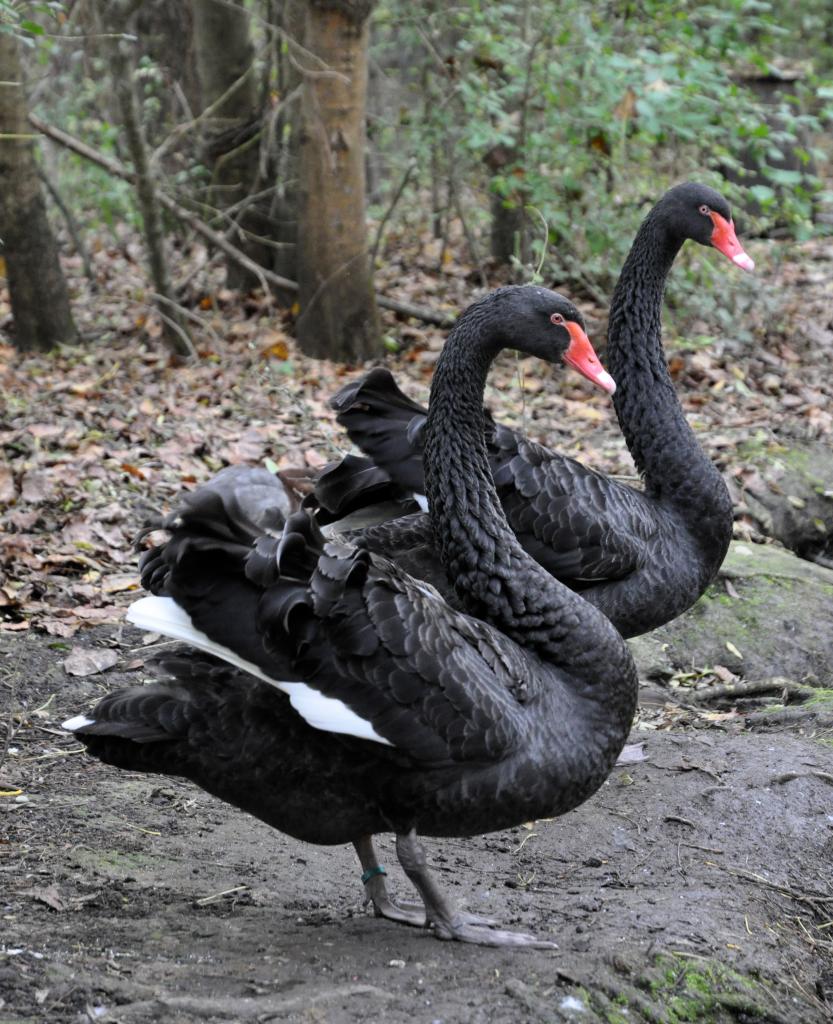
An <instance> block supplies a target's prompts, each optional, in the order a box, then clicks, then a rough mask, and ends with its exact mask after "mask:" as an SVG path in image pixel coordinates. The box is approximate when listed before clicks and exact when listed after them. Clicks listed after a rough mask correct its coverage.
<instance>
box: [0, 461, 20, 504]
mask: <svg viewBox="0 0 833 1024" xmlns="http://www.w3.org/2000/svg"><path fill="white" fill-rule="evenodd" d="M16 497H17V487H15V483H14V476H13V475H12V471H11V470H10V469H9V467H8V466H0V505H8V504H9V503H10V502H12V501H14V500H15V498H16Z"/></svg>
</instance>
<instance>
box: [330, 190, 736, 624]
mask: <svg viewBox="0 0 833 1024" xmlns="http://www.w3.org/2000/svg"><path fill="white" fill-rule="evenodd" d="M688 238H691V239H694V240H695V241H697V242H700V243H701V244H702V245H713V246H714V247H715V248H717V249H719V250H720V252H722V253H724V254H725V255H726V256H727V257H729V259H731V260H732V262H734V263H735V264H737V265H738V266H739V267H742V268H743V269H744V270H752V269H753V267H754V264H753V262H752V260H751V259H750V258H749V256H748V255H747V254H746V253H745V252H744V250H743V248H742V247H741V245H740V243H739V242H738V239H737V236H736V234H735V229H734V225H733V223H732V216H731V212H730V210H729V206H728V204H727V203H726V201H725V199H724V198H723V197H722V196H721V195H720V194H719V193H717V192H715V191H714V190H713V189H710V188H707V187H706V186H704V185H698V184H693V183H686V184H683V185H677V186H675V187H674V188H672V189H670V190H669V191H668V192H666V194H665V195H664V196H663V197H662V199H660V201H659V202H658V203H657V204H656V206H654V208H653V209H652V210H651V212H650V213H649V214H648V216H647V217H646V218H645V220H644V221H643V223H642V226H641V227H640V228H639V231H638V233H637V235H636V238H635V240H634V243H633V245H632V247H631V250H630V253H629V254H628V257H627V259H626V261H625V265H624V267H623V268H622V273H621V275H620V277H619V281H618V283H617V285H616V289H615V291H614V294H613V299H612V303H611V309H610V321H609V328H608V343H607V363H608V366H609V368H610V371H611V373H612V374H613V376H614V378H615V379H616V382H617V385H618V390H617V391H616V394H615V395H614V398H613V402H614V406H615V408H616V414H617V416H618V419H619V424H620V426H621V428H622V431H623V433H624V435H625V440H626V441H627V445H628V448H629V449H630V452H631V455H632V456H633V459H634V461H635V463H636V466H637V469H638V470H639V472H640V474H641V475H642V476H643V478H644V484H645V490H644V492H642V491H638V490H636V489H635V488H633V487H629V486H628V485H627V484H624V483H620V482H618V481H616V480H613V479H611V478H609V477H606V476H604V475H602V474H600V473H597V472H595V471H594V470H592V469H589V468H588V467H587V466H584V465H582V464H581V463H579V462H576V461H575V460H573V459H570V458H567V457H566V456H564V455H559V454H558V453H556V452H552V451H550V450H549V449H547V448H544V447H543V446H542V445H539V444H536V443H534V442H532V441H528V440H527V439H526V438H524V437H523V435H522V434H520V433H518V432H517V431H514V430H511V429H509V428H507V427H504V426H500V425H497V424H494V423H491V424H490V426H489V449H488V450H489V461H490V465H491V468H492V473H493V475H494V479H495V483H496V485H497V490H498V494H499V496H500V499H501V502H502V504H503V509H504V511H505V513H506V517H507V519H508V520H509V524H510V526H511V527H512V529H513V530H514V531H515V533H516V535H517V536H518V539H519V540H520V542H521V544H522V545H523V547H524V548H525V549H526V550H527V551H528V552H529V554H531V555H532V557H533V558H535V559H536V560H537V561H538V562H539V563H540V564H541V565H542V566H544V568H545V569H547V570H548V571H549V572H551V573H552V574H553V575H554V576H556V577H557V578H558V579H560V580H562V581H563V582H565V583H567V584H568V585H569V586H571V587H573V588H574V589H576V590H579V591H580V592H581V593H582V595H583V596H584V597H585V598H586V599H587V600H588V601H590V602H592V603H593V604H594V605H595V606H596V607H597V608H599V609H600V610H601V611H603V612H604V614H605V615H606V616H607V617H608V618H609V619H610V620H611V622H613V624H614V625H615V626H616V628H617V629H618V630H619V631H620V632H621V633H622V634H623V635H624V636H636V635H638V634H639V633H645V632H647V631H648V630H651V629H655V628H656V627H657V626H660V625H662V624H663V623H664V622H668V621H670V620H671V619H673V618H675V617H676V616H677V615H679V614H680V613H681V612H683V611H685V610H686V609H687V608H688V607H690V606H691V605H692V604H693V603H694V602H695V601H696V600H697V598H698V597H699V596H700V594H702V593H703V591H704V590H705V589H706V587H707V586H708V585H709V583H710V582H711V581H712V580H713V579H714V577H715V575H716V573H717V570H718V569H719V567H720V564H721V562H722V561H723V558H724V557H725V554H726V550H727V548H728V546H729V541H730V540H731V536H732V505H731V501H730V498H729V494H728V491H727V490H726V486H725V485H724V483H723V480H722V479H721V477H720V474H719V472H718V471H717V469H716V468H715V467H714V466H713V465H712V463H711V461H710V460H709V459H708V458H707V457H706V455H705V453H704V452H703V451H702V449H701V448H700V446H699V444H698V443H697V439H696V437H695V436H694V433H693V431H692V430H691V428H690V427H689V425H688V423H687V422H686V418H685V414H684V412H683V410H682V407H681V406H680V403H679V401H678V399H677V396H676V394H675V392H674V386H673V384H672V382H671V377H670V375H669V373H668V369H667V366H666V360H665V352H664V350H663V346H662V338H661V315H662V297H663V291H664V287H665V281H666V278H667V276H668V272H669V271H670V269H671V265H672V264H673V262H674V258H675V257H676V255H677V253H678V252H679V250H680V248H681V247H682V245H683V243H684V242H685V240H686V239H688ZM332 405H333V407H334V408H335V409H336V410H337V411H338V420H339V422H340V423H341V424H342V425H343V426H344V427H346V429H347V432H348V434H349V435H350V438H351V440H352V441H354V442H355V443H356V444H357V445H358V446H359V447H360V448H361V449H362V451H364V452H365V454H366V455H369V456H370V457H371V459H372V461H373V463H375V466H376V468H377V470H378V469H381V470H383V471H385V472H386V473H387V475H388V477H389V480H390V486H391V489H392V490H393V491H395V490H396V488H397V487H398V488H399V489H400V493H404V492H414V493H417V494H418V493H419V492H423V491H424V488H423V484H422V472H423V468H422V461H421V455H420V452H421V448H422V442H423V434H424V428H425V409H424V408H422V406H420V405H418V404H417V403H415V402H412V401H411V400H410V399H409V398H407V397H406V396H405V395H404V394H402V392H401V391H400V390H399V388H398V387H397V386H396V383H395V381H394V380H393V377H392V376H391V374H390V372H389V371H388V370H385V369H381V368H377V369H375V370H372V371H371V372H370V374H369V375H368V376H367V377H365V378H364V379H363V380H361V381H358V382H354V383H351V384H348V385H347V386H346V387H344V388H343V389H342V390H341V391H340V392H339V393H338V394H337V395H336V396H335V397H334V398H333V399H332ZM352 458H353V462H352V463H351V462H344V463H342V464H339V465H336V466H334V467H333V468H331V469H330V471H329V472H327V473H325V474H324V475H323V476H322V478H321V479H320V480H319V482H318V484H317V487H316V496H317V500H318V501H319V503H320V504H321V505H323V506H324V507H325V510H326V507H328V506H329V507H330V508H333V507H336V506H337V505H338V503H339V501H340V499H341V497H342V496H347V495H348V494H349V495H350V498H351V501H352V506H351V507H355V506H357V505H358V504H359V501H358V494H357V492H358V490H359V482H360V478H359V477H358V476H357V474H356V472H355V468H356V467H363V471H364V473H365V476H366V478H368V479H371V478H372V479H373V481H374V484H375V486H376V488H377V491H376V493H381V485H382V480H383V477H380V476H379V474H378V473H377V474H376V475H375V476H374V475H373V474H372V472H371V467H370V466H369V465H367V464H366V463H363V462H362V461H361V460H357V459H355V457H352ZM351 488H352V490H351ZM360 543H362V545H363V546H366V547H368V548H369V549H370V550H373V551H376V552H377V553H382V554H388V555H390V556H391V557H395V558H399V557H400V556H401V557H402V559H403V564H405V565H406V566H407V567H408V568H409V570H410V571H411V572H413V573H414V574H417V575H420V576H422V577H423V578H425V579H427V580H429V581H430V582H432V583H435V584H437V585H438V586H442V569H441V567H440V566H439V563H438V560H437V557H436V553H435V552H432V551H431V550H430V548H431V533H430V527H429V524H428V520H427V518H426V517H424V516H423V517H419V516H409V517H407V519H406V520H403V521H400V522H390V523H385V524H383V525H380V526H377V527H375V528H371V529H369V530H367V531H365V533H364V534H363V535H362V538H361V540H360Z"/></svg>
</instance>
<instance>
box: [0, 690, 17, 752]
mask: <svg viewBox="0 0 833 1024" xmlns="http://www.w3.org/2000/svg"><path fill="white" fill-rule="evenodd" d="M16 698H17V676H16V675H14V674H12V675H11V678H10V681H9V717H8V718H7V719H6V735H5V737H4V738H3V747H2V749H0V768H2V767H3V765H4V763H5V761H6V758H7V757H8V756H9V747H10V746H11V742H12V736H13V735H14V702H15V699H16Z"/></svg>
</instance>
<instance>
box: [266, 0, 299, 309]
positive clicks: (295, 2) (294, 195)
mask: <svg viewBox="0 0 833 1024" xmlns="http://www.w3.org/2000/svg"><path fill="white" fill-rule="evenodd" d="M275 6H279V7H280V10H279V11H278V12H277V14H276V17H275V20H274V23H275V24H276V25H279V26H280V28H281V31H282V33H283V34H282V36H281V39H280V42H283V41H285V42H286V47H285V48H284V47H280V52H279V54H278V59H277V61H276V66H277V71H278V75H277V77H278V100H279V102H280V105H281V106H280V110H279V112H278V115H277V119H276V124H275V130H274V136H275V140H276V145H275V165H274V170H273V173H272V174H270V180H272V181H274V182H275V195H274V199H273V201H272V204H271V209H270V217H269V219H270V223H271V225H272V228H271V232H270V237H271V238H272V239H273V240H274V242H275V243H276V247H275V251H274V255H273V258H272V269H273V270H274V271H275V273H276V274H278V275H280V276H281V277H288V278H289V279H290V280H292V281H297V279H298V159H299V149H300V135H301V86H302V78H301V73H300V71H299V70H298V57H297V56H296V54H300V47H301V46H302V45H303V42H304V21H305V15H306V10H305V4H304V0H281V2H280V3H279V4H275ZM275 295H276V298H277V299H278V301H279V302H282V303H283V304H284V305H286V306H291V305H292V304H293V303H294V302H295V301H296V293H295V292H290V291H288V290H286V289H283V290H281V289H276V290H275Z"/></svg>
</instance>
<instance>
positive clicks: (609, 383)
mask: <svg viewBox="0 0 833 1024" xmlns="http://www.w3.org/2000/svg"><path fill="white" fill-rule="evenodd" d="M596 383H597V384H598V385H599V387H600V388H602V390H603V391H606V392H607V393H608V394H609V395H613V394H615V393H616V381H615V380H614V379H613V378H612V377H611V376H610V374H609V373H608V372H607V370H602V372H601V373H600V374H599V375H598V377H597V378H596Z"/></svg>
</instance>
